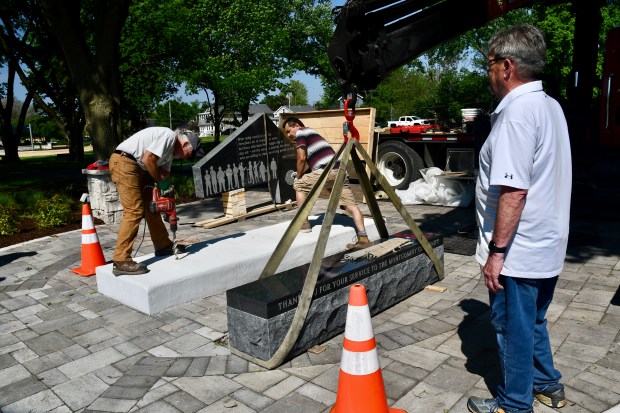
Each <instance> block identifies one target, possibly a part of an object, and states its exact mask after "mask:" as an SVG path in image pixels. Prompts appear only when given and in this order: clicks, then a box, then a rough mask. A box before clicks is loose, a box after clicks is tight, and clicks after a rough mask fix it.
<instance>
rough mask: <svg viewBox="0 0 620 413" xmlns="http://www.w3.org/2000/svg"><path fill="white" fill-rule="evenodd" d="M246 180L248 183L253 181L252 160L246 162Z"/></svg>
mask: <svg viewBox="0 0 620 413" xmlns="http://www.w3.org/2000/svg"><path fill="white" fill-rule="evenodd" d="M248 181H250V184H253V183H254V168H253V167H252V161H250V162H248Z"/></svg>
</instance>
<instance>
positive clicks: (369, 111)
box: [280, 108, 376, 154]
mask: <svg viewBox="0 0 620 413" xmlns="http://www.w3.org/2000/svg"><path fill="white" fill-rule="evenodd" d="M375 114H376V109H375V108H358V109H356V110H355V119H354V120H353V125H355V127H356V128H357V130H358V132H359V134H360V143H361V144H362V147H363V148H364V149H365V150H366V151H367V152H368V153H369V154H372V148H373V147H374V125H375ZM289 116H295V117H297V118H299V120H301V121H302V122H303V123H304V125H306V126H307V127H308V128H312V129H314V130H315V131H317V132H318V133H319V134H320V135H321V136H322V137H324V138H325V139H326V140H327V141H328V142H329V143H330V144H331V145H332V147H333V148H334V150H338V149H339V148H340V145H342V144H343V143H344V137H343V133H342V126H343V123H344V122H345V121H346V119H345V118H344V110H343V109H337V110H317V111H313V112H299V113H284V114H282V115H281V117H280V127H282V123H284V121H285V120H286V118H287V117H289Z"/></svg>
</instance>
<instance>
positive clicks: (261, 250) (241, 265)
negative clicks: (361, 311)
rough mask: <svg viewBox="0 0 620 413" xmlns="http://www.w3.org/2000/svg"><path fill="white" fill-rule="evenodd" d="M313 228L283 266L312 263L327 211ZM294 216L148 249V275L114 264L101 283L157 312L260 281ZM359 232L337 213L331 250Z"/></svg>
mask: <svg viewBox="0 0 620 413" xmlns="http://www.w3.org/2000/svg"><path fill="white" fill-rule="evenodd" d="M308 219H309V220H310V223H311V224H312V226H313V228H312V232H310V233H299V234H298V235H297V237H296V238H295V241H293V244H292V245H291V247H290V248H289V250H288V252H287V253H286V256H285V257H284V260H283V261H282V263H281V264H280V266H279V267H278V271H285V270H287V269H290V268H295V267H297V266H299V265H303V264H304V263H307V262H310V260H311V259H312V254H313V252H314V247H315V246H316V243H317V242H318V240H319V234H320V232H321V228H320V226H321V225H322V216H310V217H308ZM290 223H291V222H290V221H286V222H281V223H279V224H276V225H271V226H267V227H263V228H257V229H253V230H249V231H245V232H241V233H238V234H230V235H226V236H224V237H221V238H216V239H212V240H209V241H203V242H198V243H195V244H192V245H190V246H189V247H188V248H187V253H186V254H181V255H179V259H178V260H177V259H175V257H174V256H173V255H170V256H167V257H156V256H154V255H153V254H146V255H143V256H139V257H136V258H135V260H136V261H138V262H143V263H144V264H146V265H147V266H148V268H149V270H150V272H149V273H147V274H142V275H123V276H120V277H116V276H114V274H113V273H112V267H113V266H112V264H107V265H101V266H99V267H97V288H98V290H99V292H100V293H101V294H103V295H105V296H108V297H110V298H113V299H115V300H117V301H120V302H121V303H123V304H125V305H127V306H129V307H131V308H135V309H136V310H139V311H142V312H143V313H146V314H155V313H159V312H161V311H165V310H167V309H169V308H172V307H175V306H178V305H181V304H185V303H188V302H191V301H193V300H197V299H200V298H203V297H210V296H212V295H215V294H220V293H222V292H224V291H226V290H228V289H230V288H235V287H238V286H240V285H244V284H247V283H249V282H252V281H256V280H257V279H258V277H259V276H260V273H261V271H262V270H263V268H265V265H266V264H267V261H268V260H269V258H270V257H271V255H272V254H273V251H274V250H275V248H276V246H277V245H278V243H279V242H280V240H281V239H282V237H283V235H284V233H285V231H286V229H287V228H288V227H289V225H290ZM364 225H365V226H366V231H367V232H368V237H369V238H370V239H377V238H379V233H378V231H377V227H376V226H375V223H374V221H373V220H371V219H365V220H364ZM354 236H355V226H354V224H353V219H352V218H350V217H348V216H346V215H343V214H336V217H335V218H334V222H333V224H332V227H331V232H330V233H329V240H328V241H327V246H326V249H325V255H328V256H329V255H333V254H335V253H337V252H338V251H342V250H343V249H344V248H345V245H346V244H347V243H349V242H351V239H353V237H354Z"/></svg>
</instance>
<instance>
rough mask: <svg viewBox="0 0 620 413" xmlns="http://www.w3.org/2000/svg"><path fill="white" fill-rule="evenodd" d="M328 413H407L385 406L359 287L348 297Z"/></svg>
mask: <svg viewBox="0 0 620 413" xmlns="http://www.w3.org/2000/svg"><path fill="white" fill-rule="evenodd" d="M331 413H407V412H406V411H405V410H400V409H393V408H389V407H388V405H387V398H386V396H385V386H384V384H383V375H382V374H381V368H380V366H379V356H378V354H377V345H376V343H375V336H374V334H373V332H372V324H371V322H370V310H369V309H368V298H367V297H366V288H365V287H364V286H363V285H361V284H355V285H353V286H351V292H350V293H349V307H348V309H347V323H346V325H345V329H344V343H343V345H342V360H341V361H340V377H339V379H338V392H337V394H336V404H335V405H334V407H333V408H332V409H331Z"/></svg>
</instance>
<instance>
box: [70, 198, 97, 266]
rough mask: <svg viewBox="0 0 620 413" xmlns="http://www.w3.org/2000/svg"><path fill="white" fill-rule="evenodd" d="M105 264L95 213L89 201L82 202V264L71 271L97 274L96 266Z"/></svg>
mask: <svg viewBox="0 0 620 413" xmlns="http://www.w3.org/2000/svg"><path fill="white" fill-rule="evenodd" d="M83 199H84V197H83ZM104 264H105V258H104V257H103V250H102V249H101V244H100V243H99V237H97V230H96V229H95V223H94V222H93V215H92V214H91V212H90V206H89V205H88V203H84V204H82V266H81V267H80V268H73V269H72V270H71V271H73V272H74V273H76V274H79V275H81V276H82V277H89V276H91V275H95V268H97V267H98V266H100V265H104Z"/></svg>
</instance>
